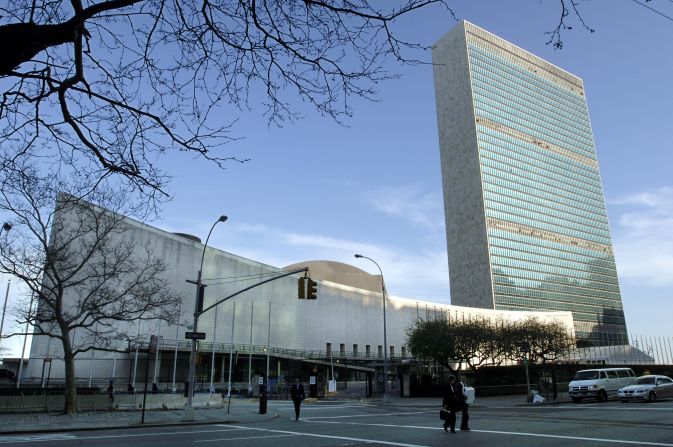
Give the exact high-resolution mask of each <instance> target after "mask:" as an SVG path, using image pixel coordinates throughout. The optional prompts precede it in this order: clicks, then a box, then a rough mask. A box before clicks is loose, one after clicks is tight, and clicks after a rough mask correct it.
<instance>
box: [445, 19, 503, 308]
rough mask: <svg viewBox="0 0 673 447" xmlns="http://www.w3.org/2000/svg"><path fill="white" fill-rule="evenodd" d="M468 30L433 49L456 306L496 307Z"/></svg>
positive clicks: (458, 31)
mask: <svg viewBox="0 0 673 447" xmlns="http://www.w3.org/2000/svg"><path fill="white" fill-rule="evenodd" d="M465 26H466V24H465V22H461V23H460V24H458V25H457V26H456V27H455V28H454V29H453V30H451V31H450V32H449V33H447V34H446V35H445V36H444V37H442V38H441V39H440V40H439V42H437V43H436V44H435V46H434V47H433V49H432V62H433V64H434V78H435V99H436V104H437V128H438V131H439V146H440V156H441V157H440V158H441V166H442V184H443V187H444V216H445V220H446V243H447V247H448V250H447V252H448V255H449V276H450V281H451V302H452V303H455V304H458V305H461V306H472V307H481V308H485V309H494V308H495V303H494V301H493V287H492V282H491V270H490V262H489V253H488V243H487V240H486V219H485V214H484V200H483V193H482V184H481V168H480V164H479V150H478V145H477V133H476V132H477V131H476V127H475V117H474V107H473V100H472V85H471V80H470V68H469V61H468V54H467V41H466V37H465V32H466V30H465Z"/></svg>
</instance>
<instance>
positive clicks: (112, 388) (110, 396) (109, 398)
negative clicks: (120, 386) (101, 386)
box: [107, 382, 115, 406]
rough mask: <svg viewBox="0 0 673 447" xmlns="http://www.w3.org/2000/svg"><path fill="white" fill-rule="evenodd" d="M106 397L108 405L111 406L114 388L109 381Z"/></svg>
mask: <svg viewBox="0 0 673 447" xmlns="http://www.w3.org/2000/svg"><path fill="white" fill-rule="evenodd" d="M107 398H108V400H109V401H110V406H112V404H114V401H115V389H114V386H113V385H112V382H110V385H109V386H108V387H107Z"/></svg>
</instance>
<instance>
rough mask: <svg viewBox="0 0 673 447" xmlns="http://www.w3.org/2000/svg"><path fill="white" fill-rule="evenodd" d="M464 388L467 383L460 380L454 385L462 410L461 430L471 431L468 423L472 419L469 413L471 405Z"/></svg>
mask: <svg viewBox="0 0 673 447" xmlns="http://www.w3.org/2000/svg"><path fill="white" fill-rule="evenodd" d="M464 388H465V385H463V382H458V383H456V384H455V385H454V389H455V395H456V398H457V399H458V409H459V410H461V411H462V414H461V416H460V431H470V427H469V426H468V424H467V423H468V421H469V420H470V414H469V413H468V408H469V407H470V406H469V405H468V403H467V396H465V391H464Z"/></svg>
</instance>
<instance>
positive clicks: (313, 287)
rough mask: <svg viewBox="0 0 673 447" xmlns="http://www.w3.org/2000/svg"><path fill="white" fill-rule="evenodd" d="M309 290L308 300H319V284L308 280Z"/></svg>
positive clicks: (307, 293)
mask: <svg viewBox="0 0 673 447" xmlns="http://www.w3.org/2000/svg"><path fill="white" fill-rule="evenodd" d="M306 282H307V285H308V287H307V290H306V299H308V300H314V299H316V298H318V283H317V282H315V281H313V280H312V279H311V278H306Z"/></svg>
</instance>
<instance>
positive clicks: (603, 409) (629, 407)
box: [478, 405, 673, 411]
mask: <svg viewBox="0 0 673 447" xmlns="http://www.w3.org/2000/svg"><path fill="white" fill-rule="evenodd" d="M478 408H481V409H485V410H490V409H498V410H524V409H530V410H544V409H545V405H541V406H539V407H521V406H514V407H478ZM596 408H598V407H597V406H594V405H592V406H589V405H582V406H567V405H559V406H554V411H556V410H568V411H578V410H580V411H581V410H585V409H586V410H595V409H596ZM547 409H548V408H547ZM629 410H641V411H671V410H673V407H659V406H657V407H656V408H655V407H650V406H644V407H633V406H630V405H629V406H628V407H602V408H601V411H629Z"/></svg>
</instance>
